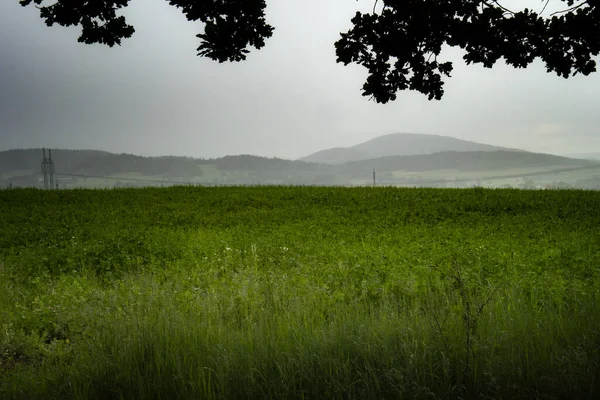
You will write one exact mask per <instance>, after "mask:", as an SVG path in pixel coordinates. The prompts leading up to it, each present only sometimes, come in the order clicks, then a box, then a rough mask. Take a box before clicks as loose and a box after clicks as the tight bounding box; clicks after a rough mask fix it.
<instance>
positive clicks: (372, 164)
mask: <svg viewBox="0 0 600 400" xmlns="http://www.w3.org/2000/svg"><path fill="white" fill-rule="evenodd" d="M597 164H598V163H597V162H593V161H591V160H581V159H575V158H567V157H560V156H555V155H552V154H540V153H528V152H524V151H506V150H498V151H493V152H489V151H466V152H457V151H445V152H440V153H434V154H424V155H416V156H389V157H380V158H375V159H371V160H361V161H352V162H349V163H346V164H343V165H338V166H336V168H337V169H339V170H344V171H347V172H359V171H369V170H371V169H373V168H375V169H376V170H377V171H381V172H388V171H409V172H424V171H439V170H454V171H460V172H467V171H469V172H471V171H477V172H486V171H498V170H507V169H518V168H540V169H545V168H575V167H584V166H589V165H597Z"/></svg>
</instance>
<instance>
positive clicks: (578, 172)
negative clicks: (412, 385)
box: [0, 149, 600, 188]
mask: <svg viewBox="0 0 600 400" xmlns="http://www.w3.org/2000/svg"><path fill="white" fill-rule="evenodd" d="M41 158H42V154H41V150H40V149H27V150H10V151H4V152H0V188H5V187H23V186H29V187H32V186H33V187H38V188H40V187H43V179H42V174H41V173H40V169H41V168H40V162H41ZM52 158H53V160H54V162H55V170H56V175H55V182H56V183H57V184H58V187H59V188H77V187H123V186H127V187H131V186H156V185H159V186H161V185H162V186H165V185H166V186H169V185H175V184H195V185H269V184H276V185H351V186H353V185H366V184H372V182H373V176H372V175H373V169H375V170H376V172H377V183H378V184H381V185H395V186H452V187H457V186H472V185H475V184H477V185H479V184H481V185H487V186H493V187H498V186H506V185H509V186H518V187H521V186H522V184H524V178H525V177H535V179H528V182H529V183H528V184H527V185H528V187H529V186H532V185H533V186H542V185H543V186H545V185H548V184H554V183H555V182H556V183H558V182H563V183H567V184H569V185H571V186H572V187H582V188H600V178H599V175H598V171H599V169H600V168H599V167H600V163H599V162H594V161H590V160H583V159H573V158H566V157H559V156H555V155H550V154H536V153H528V152H522V151H506V150H497V151H465V152H458V151H446V152H438V153H433V154H424V155H423V154H421V155H409V156H387V157H378V158H373V159H369V160H360V161H352V162H347V163H344V164H338V165H330V164H323V163H311V162H305V161H299V160H295V161H293V160H284V159H280V158H266V157H258V156H253V155H236V156H225V157H221V158H216V159H195V158H190V157H173V156H165V157H142V156H136V155H132V154H113V153H108V152H103V151H92V150H60V149H59V150H53V151H52ZM480 180H481V181H482V183H479V182H478V181H480ZM533 181H535V182H533Z"/></svg>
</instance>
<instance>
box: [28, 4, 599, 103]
mask: <svg viewBox="0 0 600 400" xmlns="http://www.w3.org/2000/svg"><path fill="white" fill-rule="evenodd" d="M167 1H168V3H169V4H170V5H172V6H175V7H177V8H179V9H181V11H182V12H183V13H184V14H185V16H186V17H187V19H188V20H190V21H201V22H203V23H204V32H203V33H200V34H198V35H197V36H198V38H200V45H199V47H198V55H200V56H205V57H209V58H211V59H213V60H216V61H219V62H225V61H242V60H244V59H245V58H246V55H247V54H248V53H249V50H248V48H249V47H254V48H256V49H260V48H262V47H263V46H264V45H265V40H266V39H267V38H269V37H271V36H272V34H273V30H274V28H273V27H272V26H271V25H269V24H268V23H267V22H266V19H265V8H266V2H265V0H167ZM557 2H560V3H564V9H563V10H561V11H558V12H554V13H545V10H546V9H547V8H548V4H549V3H550V0H546V1H542V2H541V4H540V10H539V11H534V10H530V9H524V10H521V11H512V10H509V9H508V8H506V7H504V6H502V5H501V4H500V2H499V1H497V0H457V1H447V0H382V1H381V2H379V1H377V0H375V4H374V7H373V11H372V12H370V13H361V12H357V13H356V15H355V16H354V18H353V19H352V23H353V27H352V28H351V29H350V30H349V31H348V32H346V33H342V34H341V38H340V39H339V40H338V41H337V42H336V43H335V50H336V54H337V61H338V62H340V63H343V64H345V65H347V64H350V63H356V64H359V65H362V66H364V67H365V68H367V70H368V72H369V74H368V77H367V79H366V82H365V83H364V85H363V95H364V96H368V97H370V98H372V99H374V100H375V101H377V102H379V103H387V102H388V101H393V100H395V99H396V96H397V93H398V91H401V90H415V91H418V92H421V93H423V94H425V95H426V96H427V97H428V98H429V99H430V100H432V99H437V100H439V99H441V98H442V96H443V94H444V81H443V77H444V76H446V77H450V73H451V72H452V69H453V65H452V62H449V61H443V60H438V56H440V54H441V51H442V49H443V47H444V46H446V45H448V46H452V47H460V48H461V49H463V50H464V52H465V54H464V57H463V59H464V61H465V62H466V63H467V64H471V63H480V64H482V65H483V66H484V67H487V68H491V67H493V66H494V64H495V63H496V61H498V60H499V59H501V58H503V59H504V60H505V61H506V63H507V64H509V65H512V66H514V67H515V68H525V67H527V66H528V65H529V64H531V63H532V62H533V61H534V60H535V59H538V58H539V59H541V60H542V62H544V63H545V65H546V69H547V71H548V72H554V73H556V74H557V75H559V76H561V77H564V78H569V77H571V76H574V75H576V74H583V75H589V74H590V73H592V72H595V71H596V61H595V60H593V59H592V57H593V56H597V55H598V54H599V53H600V11H599V10H598V5H599V4H600V0H584V1H580V2H575V1H574V0H560V1H558V0H555V3H557ZM20 3H21V4H22V5H23V6H28V5H31V4H32V3H33V4H34V5H35V6H36V7H38V8H39V9H40V15H41V17H42V18H43V19H44V20H45V22H46V24H47V25H49V26H52V25H54V24H59V25H63V26H71V25H79V26H81V28H82V33H81V36H80V37H79V41H80V42H83V43H88V44H91V43H101V44H105V45H108V46H114V45H115V44H121V40H122V39H125V38H129V37H131V35H132V34H133V33H134V28H133V26H131V25H128V24H127V22H126V20H125V17H123V16H119V15H117V11H118V10H120V9H122V8H123V7H126V6H127V5H128V4H129V0H103V1H88V0H55V1H54V2H53V4H51V5H47V6H45V5H43V3H44V0H20Z"/></svg>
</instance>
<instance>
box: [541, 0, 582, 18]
mask: <svg viewBox="0 0 600 400" xmlns="http://www.w3.org/2000/svg"><path fill="white" fill-rule="evenodd" d="M587 3H588V2H587V0H585V1H583V2H582V3H579V4H578V5H576V6H573V7H571V8H567V9H565V10H561V11H556V12H553V13H552V14H550V16H551V17H552V16H554V15H557V14H563V13H567V12H571V11H575V10H577V9H579V8H581V7H583V6H584V5H586V4H587Z"/></svg>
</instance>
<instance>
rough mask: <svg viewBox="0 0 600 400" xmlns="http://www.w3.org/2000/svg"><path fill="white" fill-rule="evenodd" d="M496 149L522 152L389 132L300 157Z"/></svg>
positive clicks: (337, 159)
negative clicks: (363, 140) (355, 143)
mask: <svg viewBox="0 0 600 400" xmlns="http://www.w3.org/2000/svg"><path fill="white" fill-rule="evenodd" d="M498 150H507V151H521V150H516V149H507V148H504V147H498V146H491V145H487V144H482V143H476V142H471V141H467V140H461V139H456V138H452V137H448V136H440V135H423V134H414V133H392V134H389V135H382V136H378V137H376V138H374V139H371V140H369V141H367V142H364V143H360V144H357V145H356V146H352V147H346V148H344V147H337V148H333V149H326V150H321V151H318V152H316V153H313V154H310V155H308V156H306V157H304V158H302V160H303V161H311V162H320V163H325V164H343V163H346V162H351V161H360V160H369V159H373V158H380V157H388V156H411V155H423V154H433V153H439V152H446V151H457V152H467V151H485V152H494V151H498Z"/></svg>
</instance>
